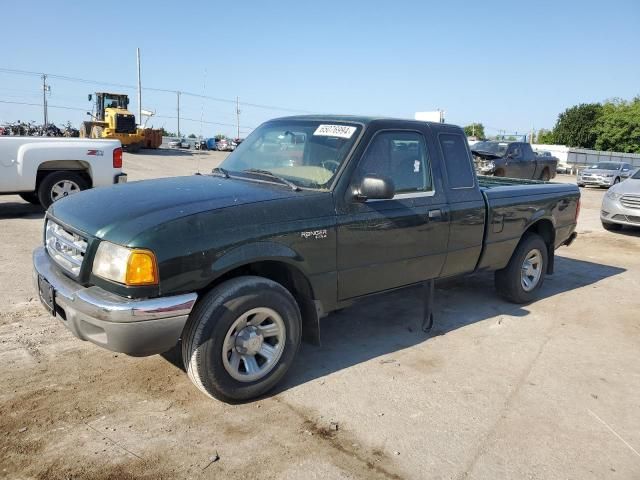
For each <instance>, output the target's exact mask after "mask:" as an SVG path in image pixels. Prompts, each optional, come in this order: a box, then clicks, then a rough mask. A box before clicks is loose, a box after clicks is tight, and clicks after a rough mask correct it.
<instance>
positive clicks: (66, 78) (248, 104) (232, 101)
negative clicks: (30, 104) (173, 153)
mask: <svg viewBox="0 0 640 480" xmlns="http://www.w3.org/2000/svg"><path fill="white" fill-rule="evenodd" d="M0 72H3V73H11V74H17V75H32V76H42V75H44V73H42V72H32V71H28V70H16V69H11V68H3V67H0ZM46 75H47V77H48V78H55V79H58V80H64V81H69V82H78V83H85V84H90V85H104V86H111V87H118V88H124V89H130V90H135V89H136V87H135V86H134V85H126V84H123V83H112V82H103V81H98V80H90V79H86V78H80V77H71V76H68V75H58V74H52V73H48V74H46ZM142 90H148V91H150V92H163V93H177V92H178V90H175V89H173V90H171V89H166V88H154V87H143V88H142ZM180 94H181V95H187V96H190V97H195V98H204V99H207V100H211V101H214V102H222V103H230V104H233V105H235V104H236V100H235V99H229V98H220V97H212V96H209V95H201V94H198V93H193V92H185V91H182V90H180ZM240 105H243V106H246V107H253V108H262V109H265V110H278V111H283V112H291V113H311V112H309V111H308V110H302V109H297V108H289V107H280V106H277V105H263V104H260V103H251V102H240Z"/></svg>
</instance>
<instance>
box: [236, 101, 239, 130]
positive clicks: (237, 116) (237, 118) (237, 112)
mask: <svg viewBox="0 0 640 480" xmlns="http://www.w3.org/2000/svg"><path fill="white" fill-rule="evenodd" d="M236 126H237V127H238V136H237V137H236V138H240V97H236Z"/></svg>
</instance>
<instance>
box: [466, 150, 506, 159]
mask: <svg viewBox="0 0 640 480" xmlns="http://www.w3.org/2000/svg"><path fill="white" fill-rule="evenodd" d="M471 153H472V154H473V156H474V157H478V158H480V159H482V160H494V159H497V158H502V156H501V155H498V154H497V153H491V152H483V151H480V150H471Z"/></svg>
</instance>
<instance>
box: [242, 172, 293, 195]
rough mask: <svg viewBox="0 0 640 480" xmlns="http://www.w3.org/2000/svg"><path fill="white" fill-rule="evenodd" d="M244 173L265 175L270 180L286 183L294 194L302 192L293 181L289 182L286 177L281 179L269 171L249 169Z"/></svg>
mask: <svg viewBox="0 0 640 480" xmlns="http://www.w3.org/2000/svg"><path fill="white" fill-rule="evenodd" d="M243 172H247V173H252V174H254V175H263V176H265V177H270V178H273V179H275V180H279V181H281V182H282V183H284V184H285V185H287V186H288V187H290V188H291V190H293V191H294V192H297V191H298V190H300V187H299V186H297V185H296V184H295V183H293V182H292V181H290V180H287V179H286V178H284V177H280V176H278V175H276V174H275V173H273V172H270V171H269V170H262V169H260V168H247V169H246V170H243Z"/></svg>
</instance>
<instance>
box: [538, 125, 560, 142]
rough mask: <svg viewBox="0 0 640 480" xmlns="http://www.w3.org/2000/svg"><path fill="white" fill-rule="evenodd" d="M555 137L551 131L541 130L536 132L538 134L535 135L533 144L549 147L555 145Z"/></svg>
mask: <svg viewBox="0 0 640 480" xmlns="http://www.w3.org/2000/svg"><path fill="white" fill-rule="evenodd" d="M555 141H556V140H555V136H554V135H553V130H546V129H544V128H541V129H540V130H538V134H537V135H536V141H535V143H542V144H546V145H550V144H553V143H555Z"/></svg>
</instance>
